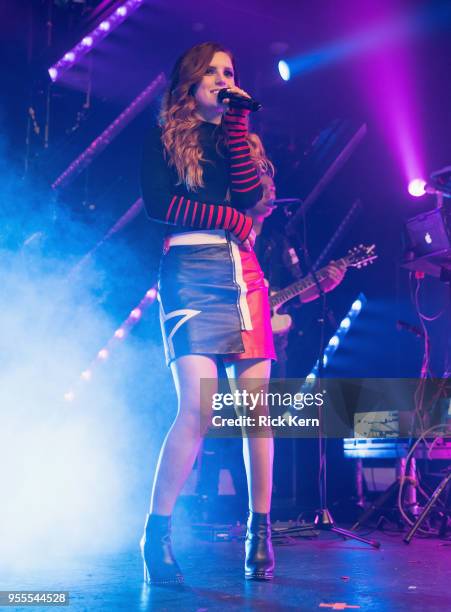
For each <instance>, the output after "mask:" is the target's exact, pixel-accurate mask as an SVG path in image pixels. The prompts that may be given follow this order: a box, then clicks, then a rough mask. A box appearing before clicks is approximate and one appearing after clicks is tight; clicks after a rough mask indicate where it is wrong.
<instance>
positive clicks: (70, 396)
mask: <svg viewBox="0 0 451 612" xmlns="http://www.w3.org/2000/svg"><path fill="white" fill-rule="evenodd" d="M64 399H65V400H66V402H73V401H74V399H75V393H74V392H73V391H68V392H67V393H65V394H64Z"/></svg>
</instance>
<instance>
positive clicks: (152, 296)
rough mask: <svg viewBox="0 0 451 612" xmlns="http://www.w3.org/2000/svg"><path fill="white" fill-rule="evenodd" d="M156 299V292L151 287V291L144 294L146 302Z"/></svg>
mask: <svg viewBox="0 0 451 612" xmlns="http://www.w3.org/2000/svg"><path fill="white" fill-rule="evenodd" d="M156 297H157V290H156V289H154V288H153V287H152V289H149V291H148V292H147V293H146V300H151V301H152V302H153V301H154V299H155V298H156Z"/></svg>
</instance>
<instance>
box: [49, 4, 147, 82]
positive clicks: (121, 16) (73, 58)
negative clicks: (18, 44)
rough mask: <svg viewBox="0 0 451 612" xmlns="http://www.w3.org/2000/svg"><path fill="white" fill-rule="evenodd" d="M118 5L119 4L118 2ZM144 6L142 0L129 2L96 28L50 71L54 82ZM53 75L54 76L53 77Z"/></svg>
mask: <svg viewBox="0 0 451 612" xmlns="http://www.w3.org/2000/svg"><path fill="white" fill-rule="evenodd" d="M116 3H117V2H116ZM141 4H142V0H127V1H126V2H124V3H123V4H122V6H120V7H119V8H117V9H116V10H115V11H114V12H113V13H111V14H110V15H109V16H108V19H104V20H103V21H102V22H100V24H99V25H98V26H96V27H95V28H94V29H93V30H92V31H91V32H89V34H88V35H87V36H85V37H84V38H83V39H82V40H81V41H80V42H79V43H77V44H76V45H75V47H73V48H72V49H71V50H70V51H68V52H67V53H65V54H64V56H63V57H62V58H61V59H60V60H58V61H57V62H56V63H55V64H54V65H53V66H51V67H50V68H49V69H48V72H49V75H50V78H51V79H52V81H56V80H58V79H60V78H61V76H62V75H63V74H64V73H65V72H66V70H69V68H71V67H72V66H73V65H74V64H76V63H77V62H79V61H80V60H81V58H82V57H83V56H84V55H86V53H89V51H91V49H93V48H94V47H95V46H96V45H98V43H99V42H100V41H101V40H103V39H104V38H105V37H106V36H107V35H108V34H110V33H111V32H113V30H115V29H116V28H117V27H118V26H119V25H120V24H121V23H122V22H123V21H124V20H125V19H127V18H128V17H130V15H131V14H132V13H134V11H136V9H138V8H139V7H140V6H141ZM52 75H53V76H52Z"/></svg>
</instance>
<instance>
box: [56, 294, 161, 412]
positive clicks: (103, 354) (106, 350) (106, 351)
mask: <svg viewBox="0 0 451 612" xmlns="http://www.w3.org/2000/svg"><path fill="white" fill-rule="evenodd" d="M156 297H157V290H156V287H151V288H150V289H148V290H147V291H146V293H145V294H144V297H143V298H142V300H141V301H140V302H139V304H138V305H137V306H136V307H135V308H134V309H133V310H132V311H131V312H130V315H129V316H128V317H127V319H126V320H125V321H124V322H123V323H122V325H121V326H120V327H118V328H117V329H116V331H115V332H114V334H113V336H112V337H111V338H110V340H109V341H108V342H107V344H106V345H105V346H104V347H103V348H102V349H100V351H99V352H98V353H97V356H96V358H95V359H94V360H93V361H92V363H91V365H90V366H89V367H88V368H86V370H84V371H83V372H82V373H81V374H80V377H79V380H78V382H77V383H76V385H75V386H76V388H78V385H79V384H80V383H81V382H89V381H90V380H91V379H92V375H93V371H94V368H95V367H96V366H97V365H98V364H99V363H100V362H102V361H106V360H107V359H108V357H109V356H110V354H111V351H112V350H113V348H114V347H115V346H116V345H117V344H118V343H119V342H120V341H122V340H123V339H124V337H125V336H126V334H127V333H128V332H129V331H130V330H131V329H132V328H133V327H134V326H135V325H136V324H137V323H138V321H139V320H140V319H141V317H142V315H143V313H144V310H145V309H146V308H148V307H149V306H150V305H151V304H152V303H153V302H154V301H155V299H156ZM74 398H75V393H74V391H73V390H72V389H70V390H69V391H67V392H66V393H65V394H64V399H65V400H66V401H68V402H71V401H73V400H74Z"/></svg>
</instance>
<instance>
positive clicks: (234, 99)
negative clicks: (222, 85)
mask: <svg viewBox="0 0 451 612" xmlns="http://www.w3.org/2000/svg"><path fill="white" fill-rule="evenodd" d="M226 98H228V99H229V100H230V102H229V106H230V108H245V109H247V110H250V111H252V112H255V111H258V110H260V109H261V107H262V105H261V104H260V102H257V100H253V99H252V98H246V97H245V96H240V95H239V94H236V93H230V92H228V91H227V89H220V90H219V91H218V102H222V101H223V100H225V99H226Z"/></svg>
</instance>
